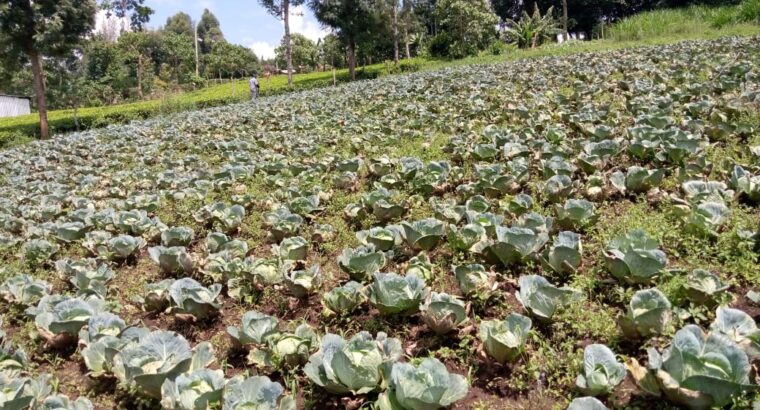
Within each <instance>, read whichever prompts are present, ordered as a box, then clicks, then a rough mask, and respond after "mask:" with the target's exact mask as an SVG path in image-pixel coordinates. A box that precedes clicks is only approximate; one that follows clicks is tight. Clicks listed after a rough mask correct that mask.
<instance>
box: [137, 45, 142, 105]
mask: <svg viewBox="0 0 760 410" xmlns="http://www.w3.org/2000/svg"><path fill="white" fill-rule="evenodd" d="M137 96H138V97H140V99H141V100H142V99H143V89H142V54H139V53H138V54H137Z"/></svg>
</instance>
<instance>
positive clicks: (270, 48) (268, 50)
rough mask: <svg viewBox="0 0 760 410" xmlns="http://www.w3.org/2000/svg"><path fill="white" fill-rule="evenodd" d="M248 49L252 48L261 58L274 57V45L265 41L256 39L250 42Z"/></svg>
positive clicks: (268, 58) (269, 58)
mask: <svg viewBox="0 0 760 410" xmlns="http://www.w3.org/2000/svg"><path fill="white" fill-rule="evenodd" d="M250 49H251V50H253V52H254V53H256V56H257V57H259V58H261V59H264V60H271V59H273V58H274V49H275V46H274V45H272V44H269V43H267V42H266V41H256V42H255V43H253V44H251V46H250Z"/></svg>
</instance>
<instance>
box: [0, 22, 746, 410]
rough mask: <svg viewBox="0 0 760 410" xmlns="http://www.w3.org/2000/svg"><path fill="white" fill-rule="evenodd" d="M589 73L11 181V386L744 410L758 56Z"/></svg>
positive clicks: (714, 53) (465, 77)
mask: <svg viewBox="0 0 760 410" xmlns="http://www.w3.org/2000/svg"><path fill="white" fill-rule="evenodd" d="M583 47H584V46H580V47H579V48H577V49H573V50H578V49H582V48H583ZM542 52H544V51H536V53H542ZM563 53H564V51H563ZM568 53H571V54H568V55H563V56H544V57H537V58H530V59H522V60H520V61H514V62H502V63H496V64H477V65H467V66H461V67H446V68H442V69H439V70H434V71H425V72H418V73H412V74H408V75H403V76H388V77H384V78H381V79H375V80H368V81H360V82H355V83H349V84H344V85H342V86H340V87H334V88H333V87H329V88H324V89H318V90H308V91H302V92H296V93H291V94H287V95H279V96H272V97H267V98H263V99H261V100H260V101H259V102H258V103H257V104H255V105H253V104H250V103H238V104H230V105H225V106H221V107H213V108H207V109H203V110H197V111H188V112H181V113H175V114H170V115H165V116H158V117H155V118H152V119H148V120H145V121H135V122H132V123H130V124H125V125H109V126H107V127H104V128H101V129H94V130H89V131H85V132H80V133H70V134H66V135H61V136H59V137H58V138H55V139H53V140H50V141H35V142H32V143H29V144H26V145H22V146H18V147H14V148H10V149H7V150H4V151H2V152H0V181H2V185H3V190H2V193H0V266H2V268H0V282H4V283H3V284H2V285H0V305H2V307H3V312H4V313H3V327H2V330H3V331H4V332H5V336H4V338H5V339H4V340H5V341H6V342H7V343H8V345H7V347H6V351H7V352H13V351H14V350H15V349H23V351H25V352H26V355H23V356H18V355H16V356H12V355H11V353H8V354H7V356H9V357H13V358H15V359H14V361H1V362H0V369H2V368H3V367H2V366H9V368H10V369H13V371H14V373H10V374H11V376H8V377H6V378H0V383H4V384H0V385H3V386H6V385H13V386H19V385H20V386H37V385H41V386H55V387H56V388H57V392H58V393H60V394H62V395H66V396H68V397H69V398H71V399H74V398H77V397H88V398H89V399H90V400H91V401H92V402H93V403H94V405H95V407H96V408H103V409H106V408H108V409H110V408H117V407H121V408H150V409H152V408H162V407H163V408H181V406H180V404H178V403H180V402H181V400H191V403H196V404H197V403H198V402H197V401H195V400H196V399H197V400H210V401H211V402H215V403H217V404H219V403H221V402H224V403H225V404H224V406H225V407H224V408H231V409H234V408H243V406H244V405H246V404H247V405H249V406H262V407H261V408H272V409H275V408H281V409H285V408H299V409H301V408H311V409H332V408H345V407H349V408H359V407H360V406H370V404H372V403H375V402H376V403H377V405H378V408H380V409H394V410H396V409H414V408H438V407H444V406H451V408H454V409H483V408H528V407H529V408H535V409H550V408H558V409H564V408H567V406H568V404H569V403H570V402H571V400H573V399H575V398H578V397H581V396H591V395H596V396H598V399H599V400H598V401H594V399H585V402H584V403H585V404H581V403H579V402H576V406H581V407H574V408H595V409H597V408H605V407H604V406H605V405H606V406H608V407H609V408H647V409H658V408H662V409H665V408H670V407H668V406H669V404H668V402H670V403H673V402H678V400H686V403H688V404H694V405H701V404H704V403H709V404H711V405H712V404H714V405H718V406H723V405H726V404H730V403H732V402H733V403H736V406H737V408H746V407H748V406H749V405H750V403H751V401H752V400H753V395H752V394H751V393H748V392H746V391H747V390H749V389H751V388H752V387H748V386H750V385H753V386H754V385H756V384H757V380H754V379H753V378H754V377H755V376H754V373H752V372H751V370H750V358H756V357H757V356H756V350H753V349H755V348H756V347H757V344H756V343H755V342H754V341H753V340H754V339H752V338H753V337H756V335H757V330H756V325H755V323H756V321H757V319H758V317H760V305H758V300H755V298H756V293H754V294H753V293H751V292H758V291H760V288H759V287H758V284H760V271H758V269H757V266H758V262H760V253H758V248H759V247H760V212H758V208H757V207H758V205H760V183H758V179H759V178H760V167H758V164H759V163H760V161H758V151H759V150H758V148H757V147H758V146H760V134H758V131H757V130H758V129H759V128H760V112H759V111H758V103H759V102H760V37H757V36H755V37H724V38H720V39H716V40H711V41H685V42H679V43H675V44H669V45H658V46H651V47H639V48H625V49H619V50H612V51H606V52H602V53H580V54H577V53H572V52H571V51H568ZM23 275H28V276H23ZM748 291H751V292H750V293H748ZM24 312H25V313H24ZM736 323H741V327H740V328H739V327H736V325H735V324H736ZM80 330H81V332H80ZM708 335H709V336H708ZM673 340H675V342H674V343H672V346H674V347H671V349H676V348H679V349H682V350H684V351H686V353H684V354H680V353H681V352H680V351H675V352H674V353H673V354H672V356H670V353H666V357H669V359H668V360H665V361H663V363H659V370H660V371H659V372H655V371H650V370H647V369H645V368H644V367H641V366H639V364H640V365H642V366H643V365H650V366H653V367H657V366H658V362H657V359H656V358H657V356H656V355H654V354H651V355H647V351H646V349H647V348H651V349H654V351H655V352H663V350H664V348H665V347H666V346H668V345H669V344H671V341H673ZM753 343H754V344H753ZM601 345H604V346H606V347H604V346H601ZM211 351H213V355H212V354H211ZM671 352H673V351H672V350H671ZM19 357H22V358H19ZM683 357H686V358H687V359H688V360H690V362H689V363H688V365H689V366H691V367H690V368H689V369H690V372H691V373H688V374H687V373H686V372H680V371H679V369H682V368H683V367H684V366H686V364H684V363H683V360H687V359H682V358H683ZM624 365H625V366H624ZM716 367H720V368H721V370H720V371H717V370H714V369H715V368H716ZM46 374H49V375H51V376H52V377H53V382H50V381H48V380H47V379H46V378H45V376H44V375H46ZM431 374H432V375H434V376H435V377H431V376H430V375H431ZM634 375H636V376H638V377H639V380H637V381H638V384H637V382H636V381H635V380H634ZM646 375H648V377H647V378H646V379H644V376H646ZM579 376H580V377H579ZM249 377H250V378H249ZM694 377H696V378H700V377H703V378H710V380H717V382H716V384H715V385H705V384H700V383H696V382H693V378H694ZM751 377H752V378H751ZM244 378H247V379H246V380H245V381H243V379H244ZM700 380H701V379H700ZM673 383H681V385H680V386H681V388H678V387H676V388H672V386H673ZM639 385H641V386H643V387H638V386H639ZM660 386H670V387H671V389H669V390H668V391H667V394H666V397H667V400H664V399H663V398H655V397H653V396H651V395H648V394H647V390H645V388H646V389H648V390H649V392H650V393H653V392H654V391H652V390H656V391H657V392H659V389H660V388H661V387H660ZM677 386H678V385H677ZM684 386H688V387H689V389H691V390H687V389H686V388H685V387H684ZM13 391H14V392H17V395H16V396H14V397H12V398H9V399H8V400H9V401H10V400H24V399H28V400H40V399H39V397H37V396H35V397H31V398H30V396H33V395H34V393H32V392H30V391H31V387H29V388H28V389H18V390H13ZM183 392H184V393H187V394H186V395H184V396H181V397H180V394H181V393H183ZM49 394H50V393H48V395H49ZM44 396H45V397H47V395H44ZM201 396H202V397H201ZM53 397H57V396H53ZM188 397H189V399H188ZM602 403H603V404H602ZM0 404H1V403H0ZM584 405H585V406H587V407H583V406H584ZM185 406H187V405H186V404H185ZM589 406H592V407H589ZM365 408H366V407H365Z"/></svg>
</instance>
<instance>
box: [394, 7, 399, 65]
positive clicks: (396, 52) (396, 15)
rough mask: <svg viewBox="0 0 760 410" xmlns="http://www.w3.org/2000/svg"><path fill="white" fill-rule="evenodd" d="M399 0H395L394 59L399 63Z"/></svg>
mask: <svg viewBox="0 0 760 410" xmlns="http://www.w3.org/2000/svg"><path fill="white" fill-rule="evenodd" d="M398 55H399V51H398V0H393V61H394V62H395V63H396V65H398V57H399V56H398Z"/></svg>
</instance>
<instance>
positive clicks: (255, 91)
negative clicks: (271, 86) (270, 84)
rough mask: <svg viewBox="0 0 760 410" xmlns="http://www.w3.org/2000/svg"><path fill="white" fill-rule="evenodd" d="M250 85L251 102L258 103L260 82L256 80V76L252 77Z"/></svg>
mask: <svg viewBox="0 0 760 410" xmlns="http://www.w3.org/2000/svg"><path fill="white" fill-rule="evenodd" d="M248 84H249V85H250V86H251V101H256V100H257V99H258V98H259V86H260V85H259V80H258V78H256V74H254V75H253V77H251V80H250V81H248Z"/></svg>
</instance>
